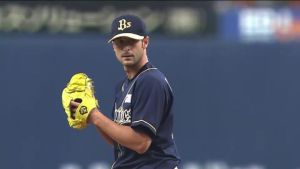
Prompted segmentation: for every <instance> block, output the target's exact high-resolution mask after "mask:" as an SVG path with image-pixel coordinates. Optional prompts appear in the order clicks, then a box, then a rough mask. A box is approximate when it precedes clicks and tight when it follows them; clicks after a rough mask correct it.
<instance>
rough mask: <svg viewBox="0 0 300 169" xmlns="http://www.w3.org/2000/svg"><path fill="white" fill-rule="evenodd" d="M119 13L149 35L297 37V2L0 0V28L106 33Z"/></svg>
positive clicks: (299, 7)
mask: <svg viewBox="0 0 300 169" xmlns="http://www.w3.org/2000/svg"><path fill="white" fill-rule="evenodd" d="M123 13H131V14H136V15H138V16H140V17H141V18H143V19H144V20H145V22H146V25H147V28H148V31H149V33H150V35H166V36H172V37H188V38H202V39H206V38H214V39H225V40H242V41H244V40H246V41H248V40H254V41H257V40H259V41H270V40H271V41H274V40H280V41H289V40H295V39H299V38H300V1H292V0H290V1H258V0H256V1H199V2H194V1H187V2H186V1H175V2H171V1H162V2H158V1H149V2H148V1H144V2H135V1H126V2H122V1H104V2H97V1H80V2H68V1H63V2H59V1H58V2H56V1H53V2H51V1H45V2H44V1H39V2H38V1H36V2H35V1H32V2H25V1H24V2H10V1H6V2H0V32H2V33H15V32H30V33H34V32H46V33H70V34H74V33H82V32H96V33H99V34H103V35H107V33H108V32H109V29H110V24H111V21H112V20H113V19H114V18H115V17H116V16H118V15H121V14H123Z"/></svg>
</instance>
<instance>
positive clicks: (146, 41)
mask: <svg viewBox="0 0 300 169" xmlns="http://www.w3.org/2000/svg"><path fill="white" fill-rule="evenodd" d="M142 42H143V43H142V47H143V48H144V49H146V48H147V47H148V45H149V36H145V38H144V39H143V40H142Z"/></svg>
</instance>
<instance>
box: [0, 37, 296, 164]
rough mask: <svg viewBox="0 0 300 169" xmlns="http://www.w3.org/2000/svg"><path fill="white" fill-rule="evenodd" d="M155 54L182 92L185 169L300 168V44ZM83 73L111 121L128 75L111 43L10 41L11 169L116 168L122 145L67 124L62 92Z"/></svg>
mask: <svg viewBox="0 0 300 169" xmlns="http://www.w3.org/2000/svg"><path fill="white" fill-rule="evenodd" d="M148 53H149V58H150V60H151V62H152V63H153V64H154V65H156V66H157V67H159V68H160V69H161V70H162V71H163V72H164V73H165V74H166V76H167V77H168V80H169V82H170V83H171V85H172V87H173V90H174V93H175V99H176V100H175V109H174V110H175V114H176V117H175V129H174V135H175V139H176V142H177V145H178V148H179V152H180V154H181V157H182V164H183V166H182V167H183V168H184V169H188V168H189V169H191V168H192V166H193V165H192V163H191V162H193V163H194V166H196V167H198V168H201V167H202V168H201V169H208V168H209V166H213V165H215V166H216V165H217V166H219V168H218V169H225V168H226V167H227V168H226V169H233V168H234V167H236V168H237V167H240V168H241V169H244V168H247V169H249V168H250V167H252V168H251V169H299V167H300V158H299V152H300V145H299V143H300V126H299V124H300V123H299V119H300V113H299V112H300V104H299V101H300V89H299V86H300V79H299V72H300V57H299V56H300V49H299V43H298V44H297V43H267V44H266V43H261V44H258V43H248V44H247V43H244V44H242V43H235V42H231V43H229V42H220V41H202V40H199V39H198V40H196V39H194V40H191V39H186V40H182V39H181V40H179V39H168V38H162V37H152V39H151V41H150V47H149V49H148ZM77 72H85V73H87V74H88V75H89V76H91V77H92V78H93V79H94V82H95V87H96V96H97V97H98V99H99V100H100V105H101V109H102V110H103V112H105V114H106V115H107V116H110V112H111V109H112V105H113V93H114V85H115V84H116V83H117V82H118V81H119V80H120V79H121V78H122V77H123V76H124V73H123V68H122V66H121V65H120V64H119V63H118V62H117V60H116V59H115V56H114V53H113V50H112V48H111V45H110V44H106V39H105V37H101V36H97V35H76V36H75V35H72V36H71V35H43V34H40V35H39V34H34V35H22V34H21V35H17V34H15V35H0V75H1V83H0V87H1V97H0V104H1V123H0V131H1V133H2V134H1V137H0V157H1V158H0V168H1V169H65V168H67V167H66V166H68V164H73V165H75V167H73V169H74V168H76V166H77V168H79V169H84V168H86V169H92V168H93V164H95V165H96V163H98V164H99V163H101V164H107V165H109V164H111V163H112V162H113V154H112V147H110V146H109V145H108V144H106V143H105V142H104V140H102V138H101V137H100V136H99V135H98V133H97V132H96V130H95V128H94V127H89V128H87V129H86V130H82V131H75V130H72V129H71V128H69V127H68V125H67V121H66V116H65V114H64V111H63V109H62V105H61V91H62V89H63V88H64V86H65V85H66V82H67V81H68V80H69V78H70V77H71V75H72V74H74V73H77ZM95 165H94V166H95ZM99 166H100V165H98V169H100V168H101V167H99ZM69 167H70V166H69ZM222 167H223V168H222ZM259 167H260V168H259ZM94 168H95V167H94ZM102 168H103V169H105V168H106V167H105V166H104V167H102ZM102 168H101V169H102ZM107 168H108V167H107Z"/></svg>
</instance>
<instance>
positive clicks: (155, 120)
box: [131, 78, 167, 137]
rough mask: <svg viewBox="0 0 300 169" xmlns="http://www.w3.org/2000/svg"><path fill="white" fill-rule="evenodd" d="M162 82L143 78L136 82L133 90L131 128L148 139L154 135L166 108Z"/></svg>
mask: <svg viewBox="0 0 300 169" xmlns="http://www.w3.org/2000/svg"><path fill="white" fill-rule="evenodd" d="M163 82H164V81H160V80H159V79H156V78H147V79H146V78H144V79H142V80H141V81H139V82H137V84H136V86H135V89H134V94H133V98H132V101H133V102H132V103H133V105H132V106H133V107H132V123H131V127H132V128H134V129H136V130H139V131H142V132H144V133H146V134H148V135H149V136H150V137H154V136H155V135H156V131H157V128H158V127H159V125H160V123H161V121H162V119H163V116H164V109H165V106H167V105H166V104H167V101H166V98H167V97H166V90H165V85H164V84H163Z"/></svg>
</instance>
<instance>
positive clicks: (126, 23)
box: [118, 19, 131, 31]
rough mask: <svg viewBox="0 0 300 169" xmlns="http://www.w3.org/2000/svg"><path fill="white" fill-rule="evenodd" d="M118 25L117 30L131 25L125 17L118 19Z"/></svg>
mask: <svg viewBox="0 0 300 169" xmlns="http://www.w3.org/2000/svg"><path fill="white" fill-rule="evenodd" d="M119 23H120V25H119V27H118V30H121V31H122V30H124V29H126V28H130V27H131V22H127V21H126V20H125V19H121V20H119Z"/></svg>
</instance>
